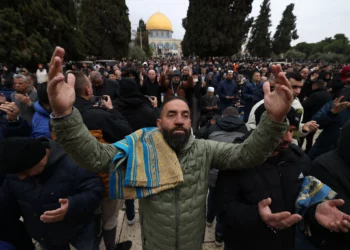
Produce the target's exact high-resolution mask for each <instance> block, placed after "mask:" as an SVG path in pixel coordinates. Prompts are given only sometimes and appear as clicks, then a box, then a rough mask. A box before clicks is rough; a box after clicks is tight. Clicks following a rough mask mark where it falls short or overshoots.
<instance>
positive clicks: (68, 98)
mask: <svg viewBox="0 0 350 250" xmlns="http://www.w3.org/2000/svg"><path fill="white" fill-rule="evenodd" d="M64 53H65V52H64V49H63V48H61V47H56V49H55V51H54V53H53V55H52V57H51V62H50V70H49V73H48V77H49V83H48V84H47V93H48V96H49V100H50V104H51V107H52V111H53V114H54V115H55V116H65V115H69V114H70V113H72V107H73V103H74V102H75V91H74V85H75V77H74V75H73V74H68V76H67V82H65V80H64V75H63V73H62V62H63V57H64Z"/></svg>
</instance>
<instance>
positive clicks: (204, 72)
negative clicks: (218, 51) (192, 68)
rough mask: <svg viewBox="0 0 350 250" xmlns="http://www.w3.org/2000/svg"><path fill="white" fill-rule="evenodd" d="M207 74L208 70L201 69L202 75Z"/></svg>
mask: <svg viewBox="0 0 350 250" xmlns="http://www.w3.org/2000/svg"><path fill="white" fill-rule="evenodd" d="M206 73H207V69H206V68H205V67H201V74H202V75H205V74H206Z"/></svg>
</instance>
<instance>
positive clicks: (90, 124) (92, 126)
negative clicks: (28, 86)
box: [67, 71, 132, 250]
mask: <svg viewBox="0 0 350 250" xmlns="http://www.w3.org/2000/svg"><path fill="white" fill-rule="evenodd" d="M69 74H72V75H74V77H75V80H76V81H75V85H74V89H75V93H76V98H75V103H74V107H75V108H77V109H78V110H79V112H80V114H81V115H82V118H83V121H84V124H85V126H86V127H87V128H88V129H89V131H90V133H91V134H92V135H93V136H94V137H95V138H96V139H97V140H99V141H100V142H102V143H113V142H116V141H119V140H122V139H124V137H125V136H127V135H129V134H130V133H131V132H132V130H131V128H130V126H129V124H128V122H127V120H126V119H125V118H124V117H123V116H122V115H121V113H120V112H119V111H118V110H117V109H116V108H114V107H113V105H112V101H111V99H110V97H109V96H104V97H105V98H106V99H102V101H98V102H97V105H96V106H95V104H96V103H94V102H93V101H94V97H93V95H92V84H91V82H90V80H89V78H88V77H86V76H85V75H84V73H83V72H78V71H76V72H71V73H69ZM69 74H68V75H67V77H68V76H69ZM99 176H100V178H101V181H102V183H103V184H104V187H105V193H104V197H103V200H102V203H101V210H102V237H103V240H104V243H105V248H106V250H113V249H114V248H115V241H116V232H117V222H118V221H117V219H118V214H119V210H120V209H121V208H122V207H123V201H122V200H111V199H110V197H109V178H108V173H99ZM130 243H131V242H130ZM130 243H126V242H123V243H119V244H124V245H125V244H130ZM118 247H121V245H118Z"/></svg>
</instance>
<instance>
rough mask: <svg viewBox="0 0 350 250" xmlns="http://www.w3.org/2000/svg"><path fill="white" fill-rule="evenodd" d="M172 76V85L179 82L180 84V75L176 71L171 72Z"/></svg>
mask: <svg viewBox="0 0 350 250" xmlns="http://www.w3.org/2000/svg"><path fill="white" fill-rule="evenodd" d="M172 76H173V77H172V79H173V82H174V83H179V82H180V77H181V74H180V72H179V71H178V70H175V71H174V72H173V75H172Z"/></svg>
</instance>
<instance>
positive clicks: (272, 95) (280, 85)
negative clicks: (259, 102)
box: [263, 65, 293, 122]
mask: <svg viewBox="0 0 350 250" xmlns="http://www.w3.org/2000/svg"><path fill="white" fill-rule="evenodd" d="M272 72H273V74H274V75H275V83H276V86H275V91H273V92H271V90H270V83H269V82H265V83H264V85H263V87H264V93H265V94H264V104H265V108H266V111H267V114H268V115H269V118H270V120H271V121H274V122H283V121H284V118H285V117H286V114H287V113H288V112H289V110H290V107H291V105H292V102H293V93H292V91H291V84H290V82H289V81H288V79H287V78H286V76H285V74H284V73H283V72H282V69H281V66H280V65H277V66H276V65H272Z"/></svg>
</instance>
